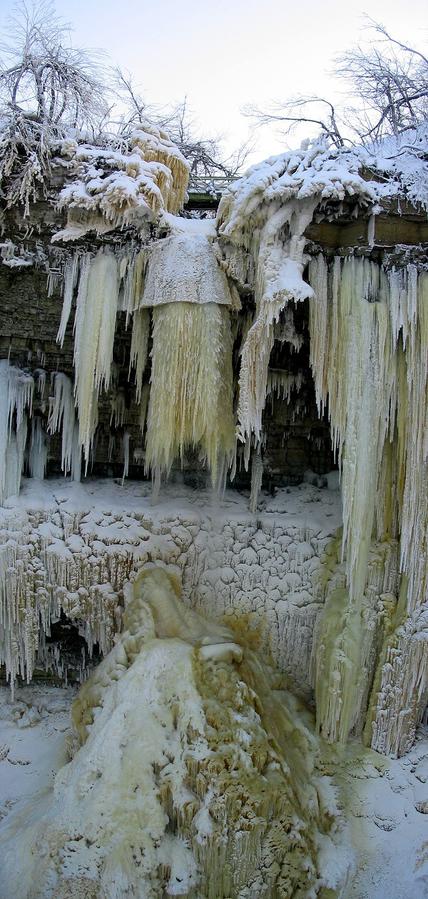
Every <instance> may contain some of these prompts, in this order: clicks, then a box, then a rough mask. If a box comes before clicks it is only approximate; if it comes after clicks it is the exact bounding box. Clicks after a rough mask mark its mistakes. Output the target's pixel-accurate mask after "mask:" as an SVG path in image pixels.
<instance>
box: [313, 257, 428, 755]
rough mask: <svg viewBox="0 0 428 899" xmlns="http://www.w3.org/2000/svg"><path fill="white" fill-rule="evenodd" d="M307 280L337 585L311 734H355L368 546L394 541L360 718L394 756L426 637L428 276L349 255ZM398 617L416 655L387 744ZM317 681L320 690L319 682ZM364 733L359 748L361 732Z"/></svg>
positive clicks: (420, 694) (418, 703)
mask: <svg viewBox="0 0 428 899" xmlns="http://www.w3.org/2000/svg"><path fill="white" fill-rule="evenodd" d="M310 279H311V282H312V285H313V287H314V289H315V292H316V297H317V298H316V301H315V302H314V303H313V304H312V306H311V319H310V328H311V364H312V367H313V370H314V375H315V386H316V392H317V399H318V403H319V405H320V407H322V405H323V404H326V403H327V400H328V410H329V416H330V420H331V425H332V434H333V442H334V445H335V447H336V449H337V454H338V458H339V463H340V467H341V472H342V496H343V520H344V526H343V538H342V558H344V559H345V560H346V587H345V588H344V589H342V590H341V591H340V590H339V591H337V590H335V591H334V596H333V594H332V596H331V599H330V601H329V600H327V603H326V609H325V614H324V632H323V633H322V634H321V636H320V641H321V646H322V647H323V649H322V658H323V661H322V672H321V671H320V670H319V669H318V670H317V675H318V676H317V683H318V684H322V685H321V691H322V696H323V699H322V701H321V700H320V702H319V703H318V715H319V721H320V727H321V731H322V732H323V733H324V735H325V736H328V737H329V738H330V739H341V740H344V739H346V737H347V736H348V733H349V730H350V729H351V727H352V726H353V724H355V719H356V717H357V716H358V712H359V707H358V702H357V701H356V692H357V690H358V687H357V684H358V676H359V671H360V669H361V664H362V657H363V653H364V651H365V644H366V642H367V639H368V636H367V629H368V628H369V627H370V625H369V623H368V622H367V619H366V616H365V612H364V593H365V590H366V586H367V571H368V564H369V555H370V552H371V550H372V546H373V544H372V541H374V543H375V544H376V542H377V543H383V542H386V543H391V542H392V543H394V542H396V543H398V547H399V551H398V558H397V554H396V553H395V554H394V553H392V554H390V559H389V564H385V565H384V566H382V567H381V577H380V583H379V597H380V599H382V597H383V596H384V594H390V593H391V592H392V593H393V594H394V595H395V603H394V606H395V607H397V608H398V607H399V612H396V613H394V615H395V625H394V626H393V627H392V628H389V632H388V628H386V633H385V638H384V646H383V648H382V651H381V653H380V660H379V666H380V667H379V672H378V674H377V678H376V683H375V688H376V693H377V698H375V697H374V698H373V699H372V707H371V719H372V723H373V733H374V735H375V736H374V745H376V747H379V746H382V748H383V749H385V748H387V750H388V751H389V752H397V751H398V750H399V748H400V742H401V741H402V740H403V734H404V733H405V731H406V727H405V725H404V720H405V719H406V718H407V719H409V720H412V719H413V721H415V720H417V718H418V716H419V717H420V715H421V714H422V712H423V709H424V706H425V703H426V690H427V687H426V684H427V663H428V645H427V638H428V633H427V631H426V627H425V624H424V619H423V617H422V619H420V615H421V610H423V609H426V600H427V595H428V567H427V546H426V540H427V533H428V487H427V485H428V477H427V476H428V465H427V462H428V443H427V434H428V409H427V403H426V397H427V388H428V274H427V273H426V272H425V271H424V270H422V271H419V272H418V270H417V269H416V268H415V266H412V265H409V266H407V268H404V269H400V270H398V271H397V270H394V269H392V270H389V271H387V270H385V269H384V268H382V267H380V266H379V265H377V264H376V263H374V262H371V261H369V260H366V259H356V258H354V257H352V258H349V259H345V260H343V259H341V258H339V257H336V258H335V259H334V260H333V261H332V263H331V265H330V266H329V267H328V269H327V264H326V262H325V261H324V260H323V259H322V257H319V258H318V259H317V260H316V261H315V262H314V263H312V266H311V269H310ZM394 563H395V570H394ZM391 564H392V569H391V568H390V566H391ZM399 575H400V577H399ZM400 582H401V586H400ZM339 594H340V595H339ZM398 594H400V599H399V596H398ZM338 614H340V615H341V616H342V623H341V626H340V627H338V625H337V616H338ZM332 616H333V617H334V618H335V619H336V623H335V624H334V625H333V627H334V629H335V631H336V633H335V636H334V637H333V639H332V637H331V634H332V630H331V628H332V620H331V619H332ZM407 617H409V619H410V620H411V621H412V622H413V625H414V632H415V634H416V633H417V634H418V637H417V639H416V640H415V650H416V644H417V641H418V640H419V643H420V647H419V648H418V649H419V651H416V652H415V653H412V654H410V655H406V657H405V658H401V659H400V662H399V665H398V667H399V668H400V669H401V670H400V675H399V685H400V693H401V721H402V727H401V728H400V729H399V730H401V731H402V734H401V737H397V734H394V729H392V730H391V725H389V728H390V734H389V736H385V735H384V736H383V737H382V738H381V737H380V735H379V734H380V731H379V729H380V730H381V731H382V730H383V728H382V726H381V724H380V720H379V718H382V717H383V718H384V717H385V715H384V711H383V708H382V706H383V704H384V698H383V697H384V691H385V690H387V691H388V693H389V694H390V693H391V691H392V690H393V686H392V684H393V683H394V679H395V678H396V677H397V676H398V675H397V673H396V674H395V675H393V676H392V683H391V661H392V656H391V653H392V654H394V649H395V653H396V652H397V648H398V646H399V645H400V643H401V642H402V638H403V637H404V633H403V631H405V629H406V628H407V629H408V628H409V626H410V628H411V625H410V621H407V620H406V619H407ZM417 619H419V627H420V629H419V628H418V627H417V625H416V621H417ZM421 625H422V627H421ZM328 635H330V636H328ZM326 658H328V661H326ZM403 668H404V669H405V670H404V671H403ZM321 673H322V675H323V677H321ZM326 676H327V677H328V679H329V683H330V690H326V689H325V684H324V683H322V679H323V678H324V679H325V677H326ZM333 684H334V686H333ZM397 688H398V684H397ZM367 731H368V739H369V740H370V739H371V734H370V733H369V731H370V727H368V728H367ZM406 739H407V740H408V739H409V735H408V734H407V736H406ZM410 739H411V736H410ZM397 740H398V743H397Z"/></svg>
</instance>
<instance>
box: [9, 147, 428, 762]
mask: <svg viewBox="0 0 428 899" xmlns="http://www.w3.org/2000/svg"><path fill="white" fill-rule="evenodd" d="M368 162H369V160H368V159H367V158H366V157H365V156H364V154H363V153H362V152H361V153H357V152H354V151H352V152H350V151H343V152H342V153H340V152H339V151H331V150H327V149H326V148H325V146H323V145H315V146H311V147H309V148H303V149H302V150H300V151H297V152H296V153H294V154H291V153H289V154H284V155H282V156H280V157H275V158H272V159H270V160H268V161H267V162H266V163H263V164H261V165H260V166H256V167H255V168H254V169H253V170H251V171H250V172H249V173H248V175H247V176H245V177H244V178H243V179H241V180H240V181H238V182H237V183H236V184H235V185H234V186H233V187H232V188H231V189H230V191H229V193H228V194H227V195H226V196H225V197H224V198H223V200H222V202H221V205H220V209H219V213H218V217H217V221H216V223H215V225H214V224H213V223H209V222H208V223H206V222H204V221H201V220H199V221H195V220H193V219H189V218H186V216H177V215H176V212H177V210H178V208H179V206H180V203H181V202H182V201H183V199H184V192H185V183H186V165H185V162H184V161H183V160H182V159H180V156H179V155H178V156H177V154H176V153H175V151H174V148H173V147H171V146H170V144H168V143H167V142H165V139H164V138H163V137H159V136H156V135H155V136H154V137H153V135H152V136H149V137H148V136H147V135H146V136H145V137H144V135H143V136H141V135H139V136H138V135H137V136H136V138H135V141H134V143H132V142H131V144H130V145H129V147H128V149H127V151H126V153H124V152H120V153H119V152H118V151H114V152H113V151H112V150H111V149H108V148H107V149H106V148H94V147H89V146H87V145H83V146H81V145H77V144H73V145H68V144H67V146H66V147H63V148H62V153H61V154H60V155H59V157H58V158H57V160H56V162H55V165H54V166H53V169H52V183H51V184H50V185H49V189H48V190H47V192H46V196H45V198H42V199H40V201H39V202H34V203H32V204H31V205H30V206H29V209H28V215H25V214H24V213H25V210H20V209H18V208H10V209H6V210H5V217H4V228H5V232H4V240H3V244H2V265H1V267H0V277H1V279H2V281H1V285H0V286H1V288H2V290H3V296H4V300H3V313H2V316H1V317H0V350H1V354H2V356H3V362H2V363H1V366H2V367H1V373H0V375H1V387H2V394H1V396H2V403H3V417H2V425H1V427H2V430H1V432H0V457H1V458H0V488H1V495H2V500H3V501H5V502H6V504H7V506H8V508H10V509H11V510H12V511H11V513H10V514H11V518H10V520H9V519H8V515H9V513H5V515H6V519H5V525H4V527H5V531H8V529H12V530H13V529H15V530H16V529H17V524H16V521H15V522H14V519H13V508H14V504H15V500H14V499H12V497H13V496H15V494H16V493H17V492H18V491H19V485H20V480H21V474H22V470H24V473H25V474H27V475H30V477H32V479H33V480H34V479H35V480H37V479H40V478H43V476H44V475H45V474H47V475H48V476H49V475H52V474H59V473H60V471H61V470H62V471H63V473H64V474H65V475H67V476H70V475H71V477H72V479H74V480H75V481H79V480H80V479H81V478H85V477H86V476H87V475H95V476H100V475H103V476H108V477H111V476H116V477H121V478H122V481H123V480H124V479H125V478H127V477H129V476H132V477H133V478H140V479H145V478H147V477H149V476H151V477H152V479H153V481H154V485H155V494H158V493H159V489H160V487H161V484H162V485H163V484H164V483H165V480H166V479H167V478H168V477H169V478H170V480H171V481H172V483H173V484H174V483H175V487H174V488H173V489H175V490H176V492H177V495H178V492H179V489H180V488H179V487H178V484H179V483H180V482H181V481H182V480H184V482H185V483H186V484H187V485H188V486H189V487H191V488H193V489H196V490H201V488H202V486H206V485H208V483H209V480H211V482H212V483H213V485H214V486H216V487H217V488H218V487H220V488H221V487H222V486H224V484H225V483H226V481H228V483H229V484H230V486H231V490H232V491H233V490H234V489H236V488H238V489H245V490H248V491H250V497H249V507H250V515H253V516H254V515H255V516H256V522H257V527H256V530H255V531H254V533H253V531H251V534H250V536H248V534H247V535H245V537H243V539H241V536H242V535H240V536H239V535H238V536H237V534H236V533H235V532H234V529H233V526H232V522H231V521H229V520H228V521H227V525H225V524H224V521H223V525H222V526H224V527H225V534H226V527H227V529H228V530H227V535H226V536H225V538H224V539H221V540H220V543H219V545H216V547H215V548H212V547H211V544H209V548H208V551H207V552H205V549H204V547H203V539H204V538H203V536H199V535H197V534H196V533H195V534H193V533H192V532H191V537H192V539H191V542H190V543H189V546H188V547H187V549H188V550H189V555H188V557H187V556H186V562H183V566H182V567H183V568H184V569H185V570H186V571H187V572H188V578H189V581H188V583H189V584H191V587H190V586H189V590H188V593H186V596H188V600H189V602H190V603H191V604H193V606H195V607H196V606H199V605H202V606H203V605H204V603H207V604H209V603H211V602H212V603H213V605H214V606H215V609H216V614H217V615H222V614H230V615H232V616H234V615H236V614H237V611H236V610H237V609H240V608H241V606H242V607H243V606H244V604H245V603H247V600H248V603H249V604H248V612H249V613H251V614H252V615H253V614H254V616H255V619H254V620H255V621H256V624H257V627H260V628H261V629H262V630H263V631H264V633H263V639H264V640H265V645H266V646H268V647H269V648H270V651H271V652H273V654H274V656H275V660H276V662H277V663H278V664H279V666H280V667H281V668H283V669H284V670H286V671H287V672H288V673H289V674H291V676H292V678H293V681H294V683H295V684H298V685H299V687H300V690H301V692H303V693H305V695H306V696H309V697H310V696H311V695H312V689H313V687H316V690H315V699H316V705H317V715H318V726H319V728H320V730H321V731H322V733H323V735H324V736H325V737H326V738H327V739H330V740H332V741H337V740H339V741H345V740H346V739H347V737H348V735H349V733H350V732H351V731H354V732H357V733H361V732H362V731H363V730H364V733H365V739H366V741H367V742H368V743H370V742H372V745H374V746H376V747H377V748H382V749H383V750H384V751H387V752H390V753H394V754H397V753H401V752H403V751H404V750H405V749H406V748H407V747H408V746H409V745H410V743H411V740H412V738H413V735H414V731H415V727H416V724H417V722H418V721H419V720H420V718H421V715H422V714H423V710H424V707H425V704H426V697H427V669H426V660H427V656H428V654H427V651H426V646H427V644H426V638H427V631H426V587H427V574H426V523H427V515H428V511H427V510H428V500H427V494H426V484H427V477H426V475H427V471H426V467H427V444H426V437H425V433H426V428H427V421H426V409H425V407H424V405H423V403H424V397H425V395H426V387H427V362H426V358H427V342H428V326H427V321H428V320H427V317H426V283H427V276H426V272H425V248H424V246H423V245H422V243H421V241H422V240H423V239H424V236H426V227H427V226H426V215H425V214H424V212H423V207H422V205H419V206H418V201H417V190H416V187H415V180H414V179H413V181H412V177H413V176H411V173H410V174H409V171H410V170H409V171H408V170H407V169H405V170H404V169H403V171H402V172H401V173H399V172H397V171H396V170H393V171H390V170H389V169H388V167H387V165H386V163H385V162H382V160H380V161H379V160H377V162H376V165H377V166H378V169H377V171H378V172H379V173H383V174H382V177H379V178H377V177H373V169H371V168H370V167H369V165H368ZM385 173H387V174H385ZM400 202H403V203H405V204H406V205H405V207H403V208H404V209H405V214H404V215H403V214H401V215H399V214H398V212H399V209H398V203H400ZM59 209H61V210H62V212H61V211H59ZM393 237H395V242H394V245H392V243H391V241H392V239H393ZM330 430H331V435H332V436H330ZM332 446H333V449H334V451H335V455H333V452H332ZM335 464H338V465H339V467H340V469H341V476H342V499H343V523H344V531H343V537H342V538H341V546H340V550H339V551H338V549H337V546H338V544H337V543H336V544H334V543H333V545H332V547H330V548H328V546H327V543H328V540H327V539H326V538H327V537H328V538H330V537H331V538H333V536H334V529H331V528H327V530H326V533H324V532H323V535H322V536H320V533H321V531H322V529H317V527H315V526H314V523H313V520H314V518H316V514H315V511H314V508H313V504H314V503H315V502H316V501H319V500H317V499H316V498H315V499H314V498H312V500H311V504H310V511H308V513H307V515H306V517H305V516H304V515H303V517H302V518H301V519H299V523H298V525H296V527H297V530H295V529H294V528H295V523H294V522H293V520H292V518H291V519H290V521H287V520H286V517H287V508H286V505H285V508H284V509H282V510H281V522H280V524H278V525H273V526H272V532H271V530H270V525H269V524H268V522H265V524H262V525H261V526H260V527H259V517H260V514H261V513H262V512H263V508H264V506H266V503H269V502H270V501H269V500H267V499H266V495H265V496H264V497H263V496H262V494H261V490H262V489H263V488H264V489H265V491H266V490H267V491H270V492H271V493H272V494H274V493H275V490H276V489H277V488H278V487H284V488H287V485H299V484H301V483H302V482H303V480H304V478H305V479H306V480H308V479H309V480H312V483H313V484H314V485H316V488H314V489H318V490H320V491H321V489H322V487H323V485H327V477H326V475H327V474H328V472H329V471H331V469H332V467H333V466H334V465H335ZM308 469H310V470H311V472H309V473H308ZM26 489H27V488H26ZM55 490H57V488H55ZM30 492H31V490H30ZM232 495H233V494H232ZM111 501H112V499H111V498H110V499H107V498H106V500H105V503H106V504H107V505H108V503H109V502H111ZM58 502H59V503H60V500H58ZM272 502H275V498H274V497H273V499H272ZM85 503H86V500H85ZM42 506H43V502H42ZM37 508H38V506H37ZM106 508H107V506H106V507H105V508H103V510H102V511H103V515H104V514H105V513H106ZM28 511H31V510H28ZM78 511H79V515H83V513H84V512H85V514H86V508H85V505H84V506H83V507H81V506H80V505H79V508H78ZM26 514H27V512H26ZM38 514H39V513H37V515H38ZM58 514H59V521H58V522H57V517H58ZM37 515H36V518H37ZM55 516H56V517H55ZM201 516H202V519H203V520H204V521H205V522H206V520H207V513H206V512H205V510H204V512H203V514H202V513H201ZM119 518H120V519H123V521H122V527H127V525H126V510H125V509H124V508H122V509H121V511H120V514H119ZM209 518H210V516H209V515H208V519H209ZM232 518H233V516H232ZM260 520H261V519H260ZM25 522H26V523H25V529H24V530H25V534H26V536H27V537H28V540H24V542H23V543H22V541H21V539H20V538H19V537H17V538H14V540H15V542H13V541H12V543H9V541H8V540H6V544H7V548H6V550H5V554H4V558H3V562H2V565H3V570H4V571H7V569H8V567H9V569H10V571H13V578H12V580H11V581H10V583H6V581H5V582H4V584H3V582H2V602H3V607H2V608H3V612H2V614H3V621H4V623H5V634H6V636H5V641H4V651H3V657H4V659H5V661H6V662H7V666H8V668H9V670H10V672H11V673H12V676H14V675H15V673H16V672H18V671H19V670H21V671H22V672H23V673H26V674H27V675H28V676H30V675H31V671H32V669H33V667H34V664H35V662H36V656H37V652H39V657H40V658H39V660H40V659H41V658H42V657H46V658H47V656H48V655H49V653H48V654H47V655H46V653H45V649H44V644H43V640H44V637H43V635H45V636H46V634H49V628H50V622H51V620H55V619H56V618H59V616H60V614H61V612H62V613H65V614H66V615H67V616H68V617H69V618H70V619H71V620H73V621H76V622H77V623H78V626H79V628H80V630H81V632H82V633H85V627H86V628H87V629H86V636H87V638H88V645H89V646H90V647H92V645H93V644H94V643H95V642H96V643H98V644H99V646H100V647H101V650H102V651H103V652H104V651H106V650H107V649H108V648H109V646H110V643H111V638H112V635H113V633H114V629H115V627H116V623H115V622H114V621H113V618H114V614H117V610H118V609H120V607H121V602H122V589H123V583H124V581H125V580H126V578H127V577H128V576H129V575H130V574H131V572H132V571H133V570H134V569H135V568H136V567H137V568H138V567H139V565H140V564H142V563H143V561H147V559H148V558H149V557H150V558H151V557H152V556H151V555H150V554H149V555H148V556H147V557H146V556H144V559H143V556H139V555H138V552H134V550H133V549H132V550H128V548H126V550H125V549H121V548H120V547H121V540H120V538H119V539H118V540H116V539H115V540H114V541H113V545H114V549H112V550H110V549H109V550H108V553H107V555H108V557H109V562H108V564H107V562H106V561H105V559H104V553H105V548H106V545H109V544H108V541H107V544H106V543H105V542H104V541H103V540H99V537H98V534H97V529H96V528H95V529H94V532H93V533H91V534H90V535H88V534H86V533H85V534H83V533H80V530H79V528H80V519H79V520H78V521H77V520H76V522H75V524H73V528H72V532H71V537H72V538H74V537H76V538H77V537H78V538H79V540H82V541H83V544H80V543H79V546H78V548H77V549H76V547H77V542H76V540H74V539H72V543H71V545H70V546H68V545H67V540H68V538H69V537H70V534H68V533H67V536H66V537H65V536H64V534H63V533H62V531H61V528H62V527H63V522H62V519H61V512H60V510H55V511H52V510H51V509H49V511H48V513H47V516H46V519H45V524H46V525H47V531H46V533H45V530H44V528H43V527H42V529H41V530H40V525H41V522H40V521H39V520H38V518H37V520H36V521H34V522H33V521H30V522H29V521H28V520H27V519H26V520H25ZM52 522H53V523H54V525H55V527H56V526H58V528H59V531H58V534H55V527H54V528H53V530H52V527H51V525H52ZM181 523H182V522H181V518H180V524H181ZM42 524H43V522H42ZM98 524H100V523H99V522H98ZM192 526H193V525H192ZM18 527H19V526H18ZM265 527H266V532H265V531H264V528H265ZM138 528H139V526H138V525H137V528H136V533H135V534H133V536H132V540H131V541H130V542H131V544H132V545H134V546H136V545H137V544H138V542H139V539H140V537H141V535H140V536H138V535H139V529H138ZM131 530H132V529H131ZM149 530H150V528H149ZM210 530H212V528H211V525H209V526H207V525H206V523H205V524H204V525H203V526H201V531H202V532H203V533H204V534H205V533H206V532H207V531H210ZM244 530H245V528H244ZM258 531H260V532H261V536H260V540H259V537H257V538H256V536H255V535H256V532H258ZM161 533H162V530H161ZM262 538H263V539H262ZM150 539H151V538H150ZM253 539H254V541H255V544H254V545H253V542H252V541H253ZM56 540H58V541H59V542H57V543H55V541H56ZM263 540H264V543H263ZM62 542H64V556H63V557H62V556H61V552H62V549H61V548H60V544H61V546H62ZM215 542H216V541H215V540H214V543H215ZM214 543H213V547H214ZM24 544H25V546H24ZM259 544H260V545H259ZM123 545H124V546H126V547H128V542H127V540H125V542H124V544H123ZM305 546H306V548H305ZM29 547H30V548H29ZM190 547H191V548H190ZM307 547H310V549H308V548H307ZM211 549H212V554H211ZM326 550H328V555H327V557H325V555H324V554H325V551H326ZM171 551H172V552H173V556H174V558H175V555H174V553H175V550H173V547H172V546H171ZM151 552H152V550H151ZM153 553H154V557H158V556H156V550H155V549H153ZM254 554H255V555H254ZM143 555H144V554H143ZM276 557H278V560H279V561H278V562H275V558H276ZM320 558H322V564H320ZM91 559H96V560H97V561H96V563H93V562H92V561H90V560H91ZM189 560H190V561H189ZM213 560H214V561H215V564H213ZM88 566H89V567H88ZM97 566H101V568H100V569H99V570H98V567H97ZM318 568H321V570H320V571H318ZM228 571H229V573H228ZM30 572H31V573H30ZM118 572H120V575H119V574H118ZM219 572H220V573H219ZM224 572H226V574H224ZM230 572H231V573H230ZM186 577H187V575H186ZM216 577H218V579H219V581H220V583H221V587H220V589H219V590H218V591H215V592H213V580H214V579H215V578H216ZM27 580H28V583H29V584H31V587H28V589H27V587H26V586H25V584H26V581H27ZM81 582H82V583H81ZM186 583H187V582H186V579H185V585H186ZM99 588H100V589H99ZM186 589H187V588H186ZM82 590H86V593H85V595H83V594H82V592H81V591H82ZM79 591H80V592H79ZM112 597H113V598H112ZM110 600H111V602H110ZM323 602H325V606H324V611H323V612H322V613H321V614H320V606H321V605H322V603H323ZM113 613H114V614H113ZM112 615H113V618H112ZM40 616H41V617H40ZM314 634H315V639H314ZM48 661H49V660H48ZM57 667H58V666H57ZM397 697H399V698H397ZM391 710H394V713H392V711H391ZM397 720H398V721H399V724H398V725H397V724H396V723H395V722H396V721H397Z"/></svg>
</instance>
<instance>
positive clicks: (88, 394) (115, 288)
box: [74, 250, 119, 465]
mask: <svg viewBox="0 0 428 899" xmlns="http://www.w3.org/2000/svg"><path fill="white" fill-rule="evenodd" d="M118 296H119V267H118V263H117V260H116V258H115V256H114V255H113V253H111V252H110V251H108V250H107V251H103V250H100V251H99V252H98V253H97V255H96V256H95V257H94V258H93V259H91V260H90V261H89V262H88V263H86V264H85V265H84V267H83V269H81V272H80V282H79V290H78V294H77V305H76V318H75V338H74V368H75V398H76V406H77V409H78V416H79V441H80V444H81V446H82V447H83V452H84V456H85V461H86V465H88V461H89V454H90V451H91V447H92V442H93V439H94V434H95V429H96V426H97V421H98V394H99V391H100V389H101V387H105V388H106V389H107V388H108V387H109V384H110V375H111V366H112V361H113V343H114V332H115V325H116V313H117V305H118Z"/></svg>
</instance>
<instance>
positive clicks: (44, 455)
mask: <svg viewBox="0 0 428 899" xmlns="http://www.w3.org/2000/svg"><path fill="white" fill-rule="evenodd" d="M47 461H48V442H47V437H46V434H45V432H44V430H43V427H42V423H41V421H40V418H38V417H37V418H32V420H31V439H30V451H29V454H28V470H29V472H30V476H31V477H32V478H38V479H39V480H43V478H44V476H45V473H46V465H47Z"/></svg>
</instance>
